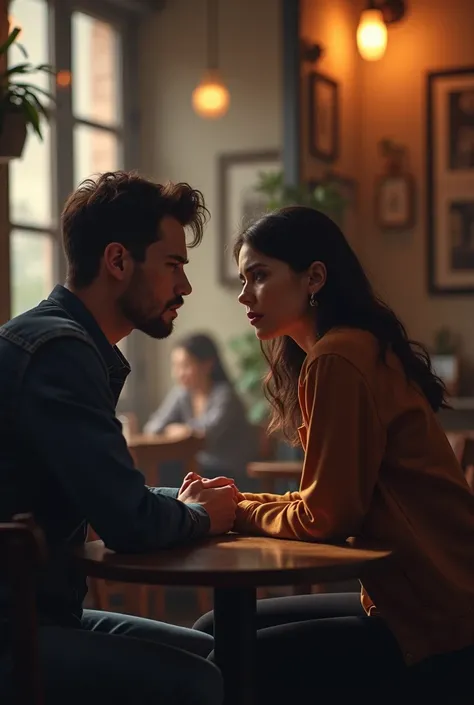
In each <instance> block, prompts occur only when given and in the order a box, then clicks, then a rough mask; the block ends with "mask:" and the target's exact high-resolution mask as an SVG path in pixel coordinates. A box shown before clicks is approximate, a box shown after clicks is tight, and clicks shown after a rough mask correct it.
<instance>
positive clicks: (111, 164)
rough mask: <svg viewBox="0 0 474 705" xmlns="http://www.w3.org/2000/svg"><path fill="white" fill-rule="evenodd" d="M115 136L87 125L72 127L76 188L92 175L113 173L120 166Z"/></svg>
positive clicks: (118, 149) (118, 148) (118, 147)
mask: <svg viewBox="0 0 474 705" xmlns="http://www.w3.org/2000/svg"><path fill="white" fill-rule="evenodd" d="M120 152H121V149H120V143H119V140H118V138H117V136H116V135H115V134H114V133H112V132H108V131H107V130H99V129H97V128H94V127H89V126H88V125H75V127H74V183H75V185H76V186H77V184H79V183H80V182H81V181H82V180H83V179H87V178H88V177H89V176H91V175H92V174H97V173H99V172H104V171H115V170H116V169H120V168H121V165H122V157H121V153H120Z"/></svg>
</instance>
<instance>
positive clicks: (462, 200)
mask: <svg viewBox="0 0 474 705" xmlns="http://www.w3.org/2000/svg"><path fill="white" fill-rule="evenodd" d="M426 153H427V160H426V169H427V204H426V207H427V230H428V288H429V292H430V293H431V294H433V295H437V294H438V295H439V294H441V295H464V294H472V293H474V66H468V67H466V66H463V67H460V68H452V69H448V70H445V71H436V72H430V73H428V75H427V145H426Z"/></svg>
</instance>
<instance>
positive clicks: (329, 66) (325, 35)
mask: <svg viewBox="0 0 474 705" xmlns="http://www.w3.org/2000/svg"><path fill="white" fill-rule="evenodd" d="M359 4H360V3H359V2H354V0H316V2H315V0H301V15H300V26H301V34H302V39H303V40H304V42H305V43H309V44H312V43H318V44H320V46H321V47H322V50H323V55H322V57H321V58H320V59H319V60H318V62H317V63H316V64H312V63H309V62H307V61H305V62H303V63H302V66H301V74H302V76H301V78H302V81H301V103H302V110H301V176H302V178H303V180H306V179H311V178H315V177H318V176H321V175H322V174H323V173H324V170H326V169H327V168H330V169H332V170H334V171H338V172H340V173H341V174H344V175H346V176H349V177H352V178H355V177H358V175H359V149H358V148H359V143H358V138H357V135H358V133H359V132H360V111H361V106H362V97H361V94H360V75H361V69H362V66H361V62H360V61H359V60H358V54H357V48H356V45H355V40H354V27H355V26H356V23H357V20H358V17H359V11H358V5H359ZM312 71H317V72H319V73H322V74H324V75H327V76H328V77H329V78H333V79H334V80H336V81H337V82H338V84H339V100H340V142H339V144H340V154H339V158H338V160H337V162H336V163H335V164H331V165H329V167H328V165H324V164H321V163H318V162H317V160H315V159H314V158H312V157H311V155H310V154H309V149H308V135H309V124H308V102H309V100H308V83H307V79H308V74H309V73H311V72H312Z"/></svg>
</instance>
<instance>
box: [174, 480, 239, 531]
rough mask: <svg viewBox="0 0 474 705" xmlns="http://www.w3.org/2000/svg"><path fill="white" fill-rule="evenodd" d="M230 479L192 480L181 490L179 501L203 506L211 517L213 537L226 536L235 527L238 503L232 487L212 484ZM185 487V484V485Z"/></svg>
mask: <svg viewBox="0 0 474 705" xmlns="http://www.w3.org/2000/svg"><path fill="white" fill-rule="evenodd" d="M223 479H225V480H227V479H228V478H215V479H214V480H208V481H207V482H206V479H205V478H200V479H197V480H192V481H191V482H190V483H189V484H188V485H187V487H186V488H185V489H184V490H183V488H181V489H180V491H179V494H178V499H179V500H180V501H181V502H184V503H185V504H201V505H202V506H203V507H204V509H205V510H206V512H207V513H208V515H209V519H210V521H211V527H210V530H209V533H210V534H211V535H212V536H215V535H217V534H226V533H227V532H228V531H230V530H231V529H232V527H233V525H234V520H235V510H236V507H237V502H236V500H235V498H234V489H233V487H232V485H229V484H228V483H227V484H212V483H216V480H219V481H222V480H223ZM183 485H184V483H183Z"/></svg>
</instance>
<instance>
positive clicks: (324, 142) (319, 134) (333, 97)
mask: <svg viewBox="0 0 474 705" xmlns="http://www.w3.org/2000/svg"><path fill="white" fill-rule="evenodd" d="M308 91H309V96H308V106H309V121H308V125H309V135H308V137H309V139H308V144H309V151H310V154H311V156H313V157H316V159H319V160H321V161H323V162H333V161H335V160H336V159H337V157H338V156H339V87H338V84H337V83H336V81H333V80H332V79H331V78H328V77H327V76H323V75H322V74H320V73H316V72H315V71H312V72H311V73H310V74H309V76H308Z"/></svg>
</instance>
